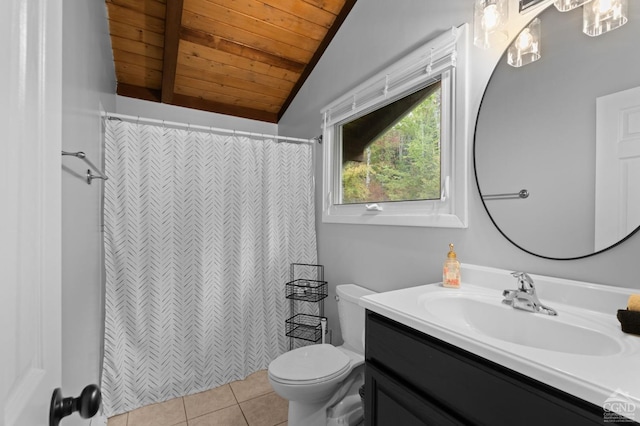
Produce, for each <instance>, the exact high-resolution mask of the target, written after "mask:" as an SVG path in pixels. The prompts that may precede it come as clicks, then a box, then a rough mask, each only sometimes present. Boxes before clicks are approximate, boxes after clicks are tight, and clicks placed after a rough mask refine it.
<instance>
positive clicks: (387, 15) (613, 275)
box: [279, 0, 640, 342]
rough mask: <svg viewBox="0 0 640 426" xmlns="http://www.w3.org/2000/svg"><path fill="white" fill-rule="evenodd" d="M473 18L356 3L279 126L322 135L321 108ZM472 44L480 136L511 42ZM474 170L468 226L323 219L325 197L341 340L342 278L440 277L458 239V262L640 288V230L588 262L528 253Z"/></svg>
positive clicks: (378, 284) (462, 4)
mask: <svg viewBox="0 0 640 426" xmlns="http://www.w3.org/2000/svg"><path fill="white" fill-rule="evenodd" d="M547 4H548V2H547ZM537 9H538V10H539V7H538V8H537ZM510 18H511V20H512V23H511V34H516V33H517V32H518V31H519V29H520V28H522V27H523V26H524V24H525V23H526V21H528V20H529V19H531V15H524V16H520V15H519V13H518V9H517V1H515V0H511V1H510ZM464 22H468V23H470V24H472V22H473V2H472V1H470V0H469V1H450V0H430V1H428V2H425V1H423V0H403V1H401V2H391V1H388V0H367V1H362V2H357V3H356V5H355V6H354V8H353V10H352V11H351V13H350V15H349V16H348V17H347V19H346V21H345V23H344V24H343V26H342V28H341V29H340V30H339V31H338V33H337V35H336V37H335V38H334V40H333V42H332V44H331V45H330V46H329V48H328V49H327V50H326V52H325V54H324V55H323V57H322V59H321V60H320V62H319V63H318V65H317V67H316V68H315V70H314V71H313V72H312V73H311V75H310V77H309V79H308V80H307V82H306V83H305V84H304V86H303V87H302V90H300V92H299V94H298V95H297V96H296V98H295V99H294V101H293V103H292V104H291V106H290V107H289V109H288V110H287V112H286V113H285V114H284V116H283V118H282V119H281V121H280V123H279V133H280V134H281V135H286V136H295V137H312V136H314V135H316V134H317V133H318V132H319V130H320V126H321V117H320V109H321V108H322V107H324V106H325V105H327V104H328V103H330V102H331V101H332V100H333V99H334V98H336V97H337V96H338V95H340V94H342V93H344V92H345V91H347V90H349V89H350V88H352V87H354V86H356V85H357V84H358V83H359V82H361V81H362V80H363V79H365V78H367V77H369V76H370V75H371V74H373V73H375V71H376V70H379V69H381V68H383V67H385V66H387V65H389V64H390V63H392V62H393V60H394V59H398V58H400V57H402V55H403V54H406V53H407V52H408V51H410V50H411V48H413V47H416V46H418V45H419V44H421V43H423V42H425V41H427V40H429V39H430V38H433V37H434V36H435V35H436V34H438V33H440V32H441V31H444V30H446V29H447V28H450V27H451V26H458V25H460V24H462V23H464ZM577 30H578V31H579V29H577ZM543 37H544V35H543ZM470 46H471V47H470V55H469V64H470V70H469V75H470V76H471V77H470V82H469V83H470V84H469V90H470V92H469V100H470V105H469V107H470V109H469V111H470V114H469V117H470V119H469V123H468V126H469V130H470V135H471V136H472V137H473V129H474V127H475V119H476V116H477V112H478V107H479V104H480V99H481V98H482V94H483V93H484V89H485V87H486V85H487V82H488V80H489V77H490V75H491V72H492V70H493V67H494V66H495V64H496V63H497V61H498V59H499V57H500V55H501V52H502V50H503V49H504V47H506V45H505V46H500V47H496V48H494V49H492V50H490V51H482V50H480V49H477V48H475V47H473V45H472V44H470ZM472 142H473V141H470V143H472ZM315 154H316V158H317V161H316V164H317V168H316V182H318V183H320V182H322V148H321V147H320V146H317V148H316V153H315ZM469 167H470V170H471V172H472V173H471V174H470V182H469V184H470V188H471V193H470V200H469V201H470V205H469V228H468V229H461V230H453V229H435V228H409V227H387V226H363V225H338V224H323V223H321V222H320V218H321V214H320V210H319V207H320V202H319V201H317V209H318V210H317V217H318V224H317V229H318V246H319V262H320V263H322V264H324V265H325V276H326V277H327V280H328V281H329V284H330V296H331V297H329V299H327V300H328V302H327V304H326V312H327V315H328V316H329V322H330V328H332V329H334V337H335V339H334V342H336V341H337V342H339V341H340V340H341V338H340V334H339V333H337V332H336V329H337V327H338V325H337V324H338V321H337V312H336V308H335V302H334V299H333V295H334V294H335V285H336V284H339V283H356V284H360V285H362V286H365V287H369V288H371V289H373V290H376V291H385V290H392V289H397V288H403V287H409V286H414V285H419V284H423V283H430V282H438V281H440V280H441V277H442V263H443V262H444V259H445V256H446V252H447V247H448V244H449V243H450V242H453V243H454V244H455V245H456V251H457V253H458V257H459V259H460V260H461V261H462V262H465V263H472V264H479V265H487V266H494V267H500V268H505V269H510V270H524V271H527V272H531V273H537V274H543V275H552V276H557V277H563V278H569V279H578V280H586V281H592V282H598V283H603V284H609V285H617V286H627V287H636V288H640V281H639V280H638V279H637V276H638V272H639V270H638V266H637V260H636V259H637V253H639V252H640V236H635V237H633V238H631V239H630V240H628V241H627V242H625V243H624V244H622V245H620V246H618V247H616V248H614V249H612V250H610V251H608V252H606V253H603V254H600V255H597V256H595V257H590V258H586V259H581V260H573V261H554V260H545V259H541V258H538V257H535V256H532V255H529V254H527V253H525V252H523V251H521V250H519V249H517V248H516V247H514V246H513V245H511V244H510V243H509V242H508V241H507V240H506V239H504V238H503V237H502V236H501V234H500V233H499V232H498V231H497V230H496V229H495V227H494V226H493V224H492V223H491V221H490V220H489V217H488V216H487V214H486V212H485V210H484V207H483V206H482V202H481V200H480V197H479V195H478V191H477V189H476V186H475V182H474V181H473V170H472V169H471V167H472V166H471V165H470V166H469ZM320 190H321V188H320V185H318V187H317V188H316V200H319V199H320V198H319V197H320V196H321V193H320ZM463 280H464V277H463Z"/></svg>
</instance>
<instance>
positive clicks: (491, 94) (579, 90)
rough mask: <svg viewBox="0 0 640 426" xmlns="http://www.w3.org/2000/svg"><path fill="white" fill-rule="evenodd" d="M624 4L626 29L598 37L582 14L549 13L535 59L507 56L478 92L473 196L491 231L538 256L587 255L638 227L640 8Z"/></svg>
mask: <svg viewBox="0 0 640 426" xmlns="http://www.w3.org/2000/svg"><path fill="white" fill-rule="evenodd" d="M629 3H630V4H629V20H628V22H627V23H626V24H625V25H623V26H622V27H620V28H618V29H616V30H613V31H610V32H607V33H605V34H603V35H601V36H598V37H589V36H587V35H586V34H584V33H583V32H582V8H578V9H575V10H573V11H570V12H564V13H561V12H558V11H557V10H556V8H555V7H554V6H550V7H548V8H546V9H545V10H543V11H542V12H541V13H540V14H539V15H538V18H540V21H541V49H540V50H541V58H540V59H539V60H538V61H536V62H533V63H530V64H528V65H525V66H522V67H519V68H514V67H512V66H510V65H508V64H507V57H506V56H507V55H506V52H505V54H504V55H503V57H502V58H501V59H500V62H499V63H498V65H497V66H496V68H495V70H494V72H493V75H492V76H491V79H490V81H489V84H488V85H487V88H486V90H485V93H484V97H483V99H482V103H481V106H480V110H479V112H478V119H477V122H476V132H475V143H474V165H475V173H476V182H477V184H478V190H479V191H480V195H481V196H482V200H483V203H484V206H485V208H486V210H487V213H488V214H489V216H490V217H491V220H492V221H493V223H494V224H495V225H496V227H497V228H498V230H499V231H500V232H501V233H502V234H503V235H504V236H505V237H506V238H507V239H508V240H509V241H511V242H512V243H513V244H515V245H516V246H517V247H519V248H521V249H523V250H525V251H527V252H529V253H531V254H534V255H536V256H540V257H544V258H552V259H576V258H581V257H586V256H590V255H593V254H596V253H599V252H601V251H603V250H606V249H608V248H610V247H612V246H614V245H616V244H618V243H619V242H621V241H622V240H624V239H626V238H628V237H629V236H630V235H631V234H633V233H634V232H636V231H637V230H638V226H639V225H640V46H639V43H640V4H635V3H636V2H629ZM521 190H526V191H527V192H528V196H527V197H526V198H525V197H524V195H525V194H524V193H523V194H520V192H521ZM521 195H522V196H521Z"/></svg>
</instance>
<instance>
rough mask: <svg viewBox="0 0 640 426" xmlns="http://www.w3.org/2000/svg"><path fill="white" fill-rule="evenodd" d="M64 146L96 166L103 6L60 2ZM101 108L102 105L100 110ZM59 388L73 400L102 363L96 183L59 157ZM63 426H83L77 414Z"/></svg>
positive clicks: (107, 60) (107, 56)
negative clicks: (60, 315)
mask: <svg viewBox="0 0 640 426" xmlns="http://www.w3.org/2000/svg"><path fill="white" fill-rule="evenodd" d="M63 28H64V29H63V52H64V53H63V69H62V78H63V82H62V92H63V101H62V105H63V114H62V149H63V150H65V151H74V152H75V151H84V152H85V153H86V154H87V157H88V158H89V159H90V160H91V161H92V162H94V163H95V164H97V165H100V164H101V161H102V150H101V146H102V144H101V140H102V127H101V119H100V113H99V110H100V109H101V108H105V109H110V108H113V107H114V105H115V96H114V95H113V93H114V89H115V75H114V71H113V59H112V57H111V44H110V42H109V33H108V29H107V20H106V8H105V3H104V2H102V1H85V0H65V1H64V2H63ZM101 105H102V107H101ZM62 167H63V170H62V390H63V394H64V395H65V396H74V397H75V396H78V395H79V394H80V392H81V391H82V389H83V388H84V386H86V385H87V384H90V383H96V384H99V383H100V367H101V363H102V357H101V356H102V351H101V348H102V327H103V326H102V324H103V320H102V318H103V299H102V295H103V286H102V233H101V230H100V223H101V220H100V217H101V214H102V213H101V196H102V182H101V181H99V180H96V181H94V182H93V183H92V184H91V185H87V183H86V181H85V180H84V176H83V175H84V173H85V172H86V169H87V167H85V164H84V163H83V162H82V161H80V160H79V159H77V158H72V157H63V159H62ZM64 423H65V424H66V425H69V426H71V425H74V424H87V423H88V422H87V421H84V420H82V419H81V418H80V417H79V416H78V415H77V414H74V415H73V416H71V417H69V418H66V419H65V420H64Z"/></svg>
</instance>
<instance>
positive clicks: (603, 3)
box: [598, 0, 612, 14]
mask: <svg viewBox="0 0 640 426" xmlns="http://www.w3.org/2000/svg"><path fill="white" fill-rule="evenodd" d="M611 7H612V5H611V0H600V1H599V2H598V11H599V12H600V13H602V14H605V13H607V12H608V11H610V10H611Z"/></svg>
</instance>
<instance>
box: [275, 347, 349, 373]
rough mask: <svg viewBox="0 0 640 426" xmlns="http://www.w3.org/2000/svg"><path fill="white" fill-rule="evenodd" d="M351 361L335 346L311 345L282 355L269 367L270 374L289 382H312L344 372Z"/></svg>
mask: <svg viewBox="0 0 640 426" xmlns="http://www.w3.org/2000/svg"><path fill="white" fill-rule="evenodd" d="M349 361H350V359H349V357H348V356H347V355H346V354H345V353H344V352H342V351H341V350H339V349H336V347H335V346H333V345H329V344H322V345H311V346H305V347H302V348H298V349H294V350H292V351H289V352H287V353H284V354H282V355H280V356H279V357H278V358H276V359H274V360H273V361H272V362H271V364H270V365H269V372H270V373H271V374H272V375H273V376H274V377H277V378H279V379H283V380H287V381H300V382H303V381H311V380H317V379H321V378H323V377H327V376H332V375H335V374H336V373H338V372H341V371H343V370H344V369H346V368H347V367H348V366H349Z"/></svg>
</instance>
